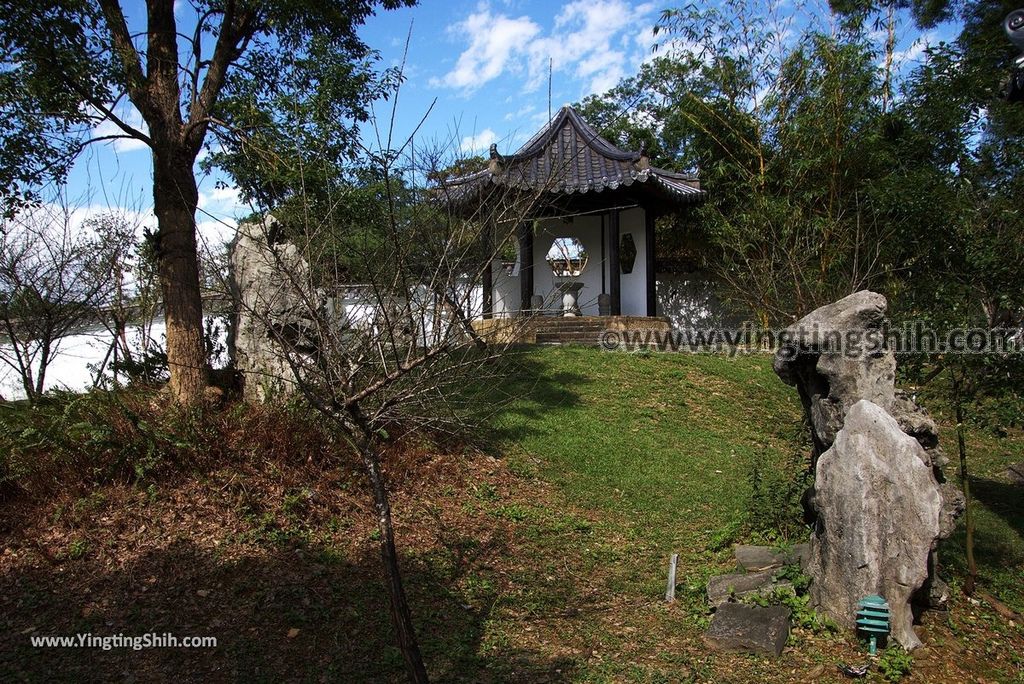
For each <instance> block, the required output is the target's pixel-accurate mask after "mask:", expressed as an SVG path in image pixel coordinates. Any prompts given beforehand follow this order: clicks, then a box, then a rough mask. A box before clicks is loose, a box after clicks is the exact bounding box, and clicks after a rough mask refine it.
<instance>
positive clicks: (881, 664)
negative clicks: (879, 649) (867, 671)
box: [878, 646, 914, 682]
mask: <svg viewBox="0 0 1024 684" xmlns="http://www.w3.org/2000/svg"><path fill="white" fill-rule="evenodd" d="M913 662H914V659H913V658H912V657H911V655H910V654H909V653H907V652H906V651H904V650H903V649H902V648H901V647H900V646H890V647H889V648H887V649H885V651H884V652H883V653H882V656H881V657H880V658H879V659H878V671H879V672H880V673H881V674H882V677H883V678H884V679H885V681H887V682H898V681H900V680H901V679H903V677H905V676H906V675H908V674H910V666H911V664H913Z"/></svg>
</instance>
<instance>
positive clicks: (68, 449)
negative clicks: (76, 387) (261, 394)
mask: <svg viewBox="0 0 1024 684" xmlns="http://www.w3.org/2000/svg"><path fill="white" fill-rule="evenodd" d="M334 449H335V444H334V440H333V438H332V437H331V436H330V435H329V434H328V433H326V432H325V430H324V429H323V425H322V423H320V422H318V421H317V420H315V418H314V417H313V416H312V414H311V413H310V411H309V410H308V409H297V408H295V407H291V406H288V405H279V406H267V407H249V408H245V407H243V408H242V410H234V409H229V410H227V411H217V410H214V409H211V408H207V407H202V406H197V407H191V408H180V407H177V406H175V405H173V404H172V405H168V404H167V402H166V401H162V400H161V396H160V394H159V392H158V391H156V390H153V389H151V388H146V387H133V388H130V389H123V390H93V391H91V392H86V393H84V394H75V393H70V392H50V393H48V394H46V395H44V396H43V397H42V398H41V399H40V400H39V401H38V402H36V403H35V404H29V403H27V402H18V403H0V492H4V493H17V492H23V493H29V494H37V495H38V494H44V493H47V492H52V491H56V490H60V489H69V488H70V489H73V488H75V487H77V486H83V487H90V486H93V485H96V484H101V483H104V482H110V481H128V482H139V481H146V480H152V479H154V478H156V477H157V476H159V475H160V474H161V473H166V472H168V471H169V470H172V469H175V468H182V467H194V466H198V465H200V464H203V463H217V462H222V461H225V460H227V459H230V458H238V457H239V456H242V457H245V456H248V455H249V454H251V453H259V454H262V456H261V457H266V455H268V454H278V455H280V456H282V457H288V456H289V455H290V454H291V453H293V452H295V453H302V454H304V456H303V458H306V457H308V456H310V455H312V454H317V453H320V454H323V455H325V456H326V455H329V454H332V453H334ZM293 494H294V501H292V502H291V505H290V508H289V509H290V510H291V509H295V508H296V507H298V506H300V504H301V501H302V499H301V496H302V494H301V492H299V493H293Z"/></svg>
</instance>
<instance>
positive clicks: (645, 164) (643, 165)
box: [636, 140, 651, 171]
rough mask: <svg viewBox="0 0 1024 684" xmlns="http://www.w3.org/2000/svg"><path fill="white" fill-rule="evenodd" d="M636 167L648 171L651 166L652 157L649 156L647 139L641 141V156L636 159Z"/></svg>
mask: <svg viewBox="0 0 1024 684" xmlns="http://www.w3.org/2000/svg"><path fill="white" fill-rule="evenodd" d="M636 168H637V170H639V171H646V170H648V169H649V168H651V158H650V157H649V156H647V141H646V140H644V141H643V142H641V143H640V158H639V159H637V160H636Z"/></svg>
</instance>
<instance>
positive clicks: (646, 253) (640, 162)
mask: <svg viewBox="0 0 1024 684" xmlns="http://www.w3.org/2000/svg"><path fill="white" fill-rule="evenodd" d="M444 186H445V187H444V190H445V192H446V193H447V196H448V199H449V202H451V203H453V204H455V205H457V206H463V207H465V206H473V205H475V204H476V203H479V202H485V201H487V198H488V197H491V196H493V195H492V193H495V192H497V191H513V192H521V193H524V194H529V193H534V194H535V195H534V196H535V197H536V198H537V201H536V202H534V203H533V206H534V209H533V212H532V214H531V215H530V216H529V217H528V218H529V219H530V220H528V221H525V222H524V223H522V224H521V225H520V226H519V227H518V230H517V237H518V240H517V245H516V252H517V253H516V259H515V261H514V262H510V263H502V261H500V260H497V259H496V260H495V261H494V263H493V264H492V265H491V268H489V269H484V273H483V278H482V281H483V282H482V289H483V295H482V306H481V309H480V311H481V315H482V317H483V318H485V319H489V318H492V317H509V316H515V315H517V314H521V313H564V314H565V315H572V313H571V312H569V311H568V309H566V310H565V311H564V312H563V311H562V308H561V303H562V297H561V294H562V293H563V292H565V291H566V289H565V285H566V283H565V280H566V277H565V276H566V273H565V272H562V273H557V272H556V271H557V269H554V270H553V268H549V262H548V261H546V258H547V257H548V255H549V254H550V253H551V252H552V250H553V249H555V248H556V247H558V246H559V245H561V246H562V247H563V250H562V251H563V252H564V251H565V249H564V246H565V245H567V244H569V242H568V241H571V244H572V245H573V247H572V248H571V250H574V251H573V253H572V254H571V255H570V256H571V258H570V259H569V262H570V267H571V268H576V267H577V266H581V267H582V268H579V270H576V271H573V272H572V273H571V274H570V275H571V276H572V277H571V279H572V280H573V283H572V289H574V290H575V295H576V300H577V302H578V304H577V308H575V313H576V314H581V315H583V316H597V315H611V316H646V317H653V316H657V315H658V296H657V282H656V279H655V239H654V226H655V221H656V219H657V217H658V216H661V215H664V214H668V213H673V212H676V211H678V210H680V209H682V208H685V207H689V206H692V205H695V204H697V203H699V202H701V201H703V200H704V198H705V192H704V191H703V190H701V189H700V182H699V181H698V179H697V177H696V176H694V175H688V174H680V173H675V172H672V171H667V170H665V169H659V168H656V167H654V166H651V164H650V161H649V159H648V158H647V156H646V155H645V154H644V153H643V152H627V151H624V150H621V149H619V148H618V147H616V146H615V145H613V144H612V143H611V142H609V141H608V140H605V139H604V138H602V137H601V136H600V135H599V134H598V133H597V131H595V130H594V129H593V128H592V127H591V126H590V125H589V124H588V123H587V122H586V121H584V120H583V119H582V118H581V117H580V115H579V114H578V113H577V112H576V111H575V110H573V109H572V108H571V107H569V106H565V107H562V108H561V109H560V110H559V111H558V113H557V114H556V115H555V116H554V118H553V119H552V120H551V121H550V123H548V124H547V125H546V126H545V127H544V128H542V129H541V130H540V131H539V132H538V133H537V134H536V135H534V136H533V137H532V138H530V139H529V140H528V141H527V142H526V143H525V144H524V145H523V146H522V147H521V148H520V149H519V150H518V151H517V152H516V153H515V154H511V155H501V154H499V153H498V151H497V146H496V145H491V149H490V160H489V162H488V165H487V168H485V169H483V170H481V171H478V172H476V173H472V174H469V175H465V176H461V177H458V178H454V179H449V180H448V181H446V182H445V183H444ZM485 233H487V234H488V235H489V233H490V231H485ZM484 239H485V240H486V239H488V237H487V236H486V235H485V238H484ZM583 264H587V265H586V266H583ZM540 302H547V303H548V304H545V305H542V307H541V308H540V310H538V304H539V303H540ZM552 302H554V304H553V305H552V304H551V303H552Z"/></svg>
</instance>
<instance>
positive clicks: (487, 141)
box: [459, 128, 498, 154]
mask: <svg viewBox="0 0 1024 684" xmlns="http://www.w3.org/2000/svg"><path fill="white" fill-rule="evenodd" d="M496 142H498V135H497V134H496V133H495V132H494V131H492V130H491V129H490V128H485V129H484V130H482V131H480V132H479V133H477V134H476V135H467V136H466V137H464V138H463V139H462V142H461V143H460V144H459V150H460V151H461V152H462V153H463V154H474V153H477V152H483V151H484V150H487V149H489V148H490V147H491V145H493V144H494V143H496Z"/></svg>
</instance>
